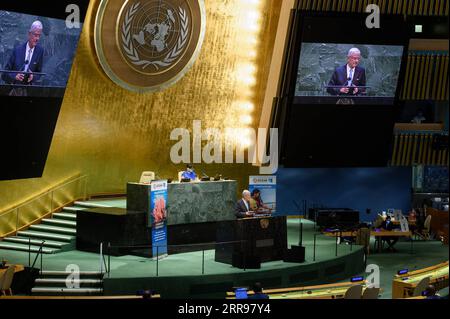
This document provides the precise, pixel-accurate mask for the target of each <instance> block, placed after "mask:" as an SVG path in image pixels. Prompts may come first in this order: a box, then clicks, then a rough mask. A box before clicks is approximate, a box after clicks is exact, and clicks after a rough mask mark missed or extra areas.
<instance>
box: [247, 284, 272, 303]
mask: <svg viewBox="0 0 450 319" xmlns="http://www.w3.org/2000/svg"><path fill="white" fill-rule="evenodd" d="M253 292H254V293H255V294H254V295H250V296H248V299H269V296H268V295H266V294H265V293H263V289H262V286H261V283H259V282H257V283H255V285H254V286H253Z"/></svg>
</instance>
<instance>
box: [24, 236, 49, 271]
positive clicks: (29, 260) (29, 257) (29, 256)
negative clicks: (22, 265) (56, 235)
mask: <svg viewBox="0 0 450 319" xmlns="http://www.w3.org/2000/svg"><path fill="white" fill-rule="evenodd" d="M44 244H45V240H43V241H42V242H41V244H40V245H39V250H38V252H37V253H36V257H35V258H34V262H33V264H32V265H31V247H30V246H31V244H30V240H29V241H28V267H31V269H33V268H34V266H35V265H36V262H37V260H38V258H39V256H40V257H41V267H40V268H39V272H40V274H42V271H43V262H42V258H43V256H44V251H43V250H44Z"/></svg>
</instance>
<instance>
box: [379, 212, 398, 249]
mask: <svg viewBox="0 0 450 319" xmlns="http://www.w3.org/2000/svg"><path fill="white" fill-rule="evenodd" d="M381 228H383V229H384V230H388V231H393V230H394V228H395V227H394V224H393V223H392V221H391V217H389V216H387V217H386V219H385V220H384V221H383V223H382V224H381ZM383 240H384V241H385V242H386V243H387V244H388V250H389V251H392V252H395V251H397V250H396V249H395V248H394V245H395V244H396V243H397V242H398V237H384V238H383Z"/></svg>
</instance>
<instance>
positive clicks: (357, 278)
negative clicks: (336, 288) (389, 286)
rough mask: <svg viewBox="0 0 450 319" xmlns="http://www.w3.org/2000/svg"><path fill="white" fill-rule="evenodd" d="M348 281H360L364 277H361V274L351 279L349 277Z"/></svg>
mask: <svg viewBox="0 0 450 319" xmlns="http://www.w3.org/2000/svg"><path fill="white" fill-rule="evenodd" d="M350 281H351V282H360V281H364V277H362V276H358V277H352V279H351V280H350Z"/></svg>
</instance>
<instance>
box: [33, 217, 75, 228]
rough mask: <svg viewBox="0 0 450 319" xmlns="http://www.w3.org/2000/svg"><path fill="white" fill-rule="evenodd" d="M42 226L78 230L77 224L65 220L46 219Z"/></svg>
mask: <svg viewBox="0 0 450 319" xmlns="http://www.w3.org/2000/svg"><path fill="white" fill-rule="evenodd" d="M42 224H44V225H49V226H57V227H66V228H76V227H77V222H76V221H70V220H63V219H50V218H44V219H43V220H42Z"/></svg>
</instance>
